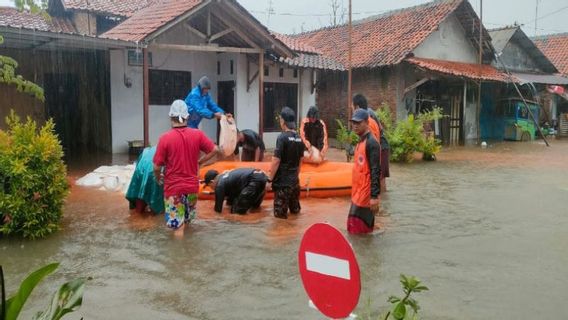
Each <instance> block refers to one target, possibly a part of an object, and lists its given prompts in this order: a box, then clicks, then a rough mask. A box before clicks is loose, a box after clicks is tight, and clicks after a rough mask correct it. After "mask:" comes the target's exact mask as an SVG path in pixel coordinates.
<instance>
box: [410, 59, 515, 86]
mask: <svg viewBox="0 0 568 320" xmlns="http://www.w3.org/2000/svg"><path fill="white" fill-rule="evenodd" d="M405 61H407V62H409V63H411V64H413V65H416V66H418V67H421V68H424V69H428V70H430V71H435V72H439V73H443V74H448V75H452V76H458V77H463V78H468V79H473V80H485V81H499V82H510V81H511V80H510V78H509V77H508V76H507V74H505V73H503V72H501V71H499V70H497V69H496V68H494V67H493V66H491V65H488V64H483V65H481V68H480V65H479V64H475V63H463V62H454V61H445V60H435V59H424V58H408V59H406V60H405ZM515 81H517V79H515Z"/></svg>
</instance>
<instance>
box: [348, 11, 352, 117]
mask: <svg viewBox="0 0 568 320" xmlns="http://www.w3.org/2000/svg"><path fill="white" fill-rule="evenodd" d="M351 15H352V11H351V0H349V41H348V46H349V50H348V51H349V57H348V59H349V61H348V64H347V67H348V69H347V126H348V128H351V99H352V97H353V92H352V88H351V85H352V81H353V71H352V70H351V69H352V66H351V60H352V54H353V52H352V49H351V38H352V36H353V21H352V20H351Z"/></svg>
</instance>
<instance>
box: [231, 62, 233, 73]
mask: <svg viewBox="0 0 568 320" xmlns="http://www.w3.org/2000/svg"><path fill="white" fill-rule="evenodd" d="M231 74H233V60H231Z"/></svg>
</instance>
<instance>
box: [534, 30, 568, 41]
mask: <svg viewBox="0 0 568 320" xmlns="http://www.w3.org/2000/svg"><path fill="white" fill-rule="evenodd" d="M565 36H568V32H559V33H549V34H543V35H541V36H532V37H529V38H530V39H531V40H546V39H550V38H554V37H565Z"/></svg>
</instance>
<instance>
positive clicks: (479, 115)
mask: <svg viewBox="0 0 568 320" xmlns="http://www.w3.org/2000/svg"><path fill="white" fill-rule="evenodd" d="M482 68H483V0H479V88H477V144H478V145H479V144H480V143H481V125H480V123H479V122H480V120H481V84H482V82H481V76H482ZM464 93H465V92H464ZM466 101H467V98H466ZM464 109H465V106H464Z"/></svg>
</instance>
